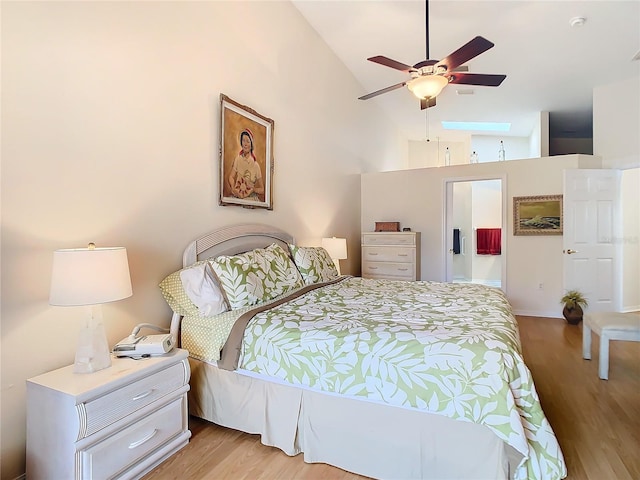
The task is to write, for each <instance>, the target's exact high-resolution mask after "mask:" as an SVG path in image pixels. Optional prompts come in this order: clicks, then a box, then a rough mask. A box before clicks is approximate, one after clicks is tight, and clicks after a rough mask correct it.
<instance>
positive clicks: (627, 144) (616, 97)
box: [593, 77, 640, 311]
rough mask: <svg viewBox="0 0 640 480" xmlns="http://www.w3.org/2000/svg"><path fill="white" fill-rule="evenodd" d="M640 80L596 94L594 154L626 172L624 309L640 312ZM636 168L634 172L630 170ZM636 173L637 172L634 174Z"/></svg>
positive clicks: (624, 202)
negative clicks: (639, 206)
mask: <svg viewBox="0 0 640 480" xmlns="http://www.w3.org/2000/svg"><path fill="white" fill-rule="evenodd" d="M638 132H640V77H636V78H630V79H627V80H622V81H619V82H615V83H612V84H610V85H606V86H602V87H598V88H596V89H595V90H594V91H593V151H594V154H596V155H599V156H601V157H602V163H603V166H604V167H606V168H619V169H624V172H623V175H622V195H623V197H622V204H623V207H622V211H623V232H622V239H621V241H622V252H623V258H624V262H623V269H622V270H623V271H622V274H623V279H622V283H623V291H622V310H624V311H631V310H638V309H640V261H639V260H638V259H639V258H640V241H639V240H638V239H639V238H640V232H639V229H638V224H639V223H640V219H639V218H638V204H639V203H640V196H639V195H640V194H639V192H640V180H639V179H638V173H637V172H638V168H639V167H640V135H638ZM631 169H633V170H632V171H630V170H631ZM634 172H635V173H634Z"/></svg>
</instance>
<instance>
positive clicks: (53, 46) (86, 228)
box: [1, 1, 406, 479]
mask: <svg viewBox="0 0 640 480" xmlns="http://www.w3.org/2000/svg"><path fill="white" fill-rule="evenodd" d="M1 21H2V25H1V27H2V30H1V32H2V38H1V40H2V78H1V80H2V107H1V108H2V111H1V114H2V118H1V120H2V140H3V141H2V152H1V153H2V179H1V181H2V183H1V193H2V198H1V208H2V210H1V218H2V237H1V241H2V243H1V248H2V252H1V253H2V255H1V258H2V266H1V268H2V271H1V273H2V284H1V286H2V306H1V314H2V332H1V340H2V341H1V355H2V358H1V360H2V362H1V363H2V397H1V401H2V412H1V423H2V432H1V438H2V472H1V476H2V478H7V479H12V478H15V477H17V476H18V475H20V474H21V473H23V472H24V458H25V380H26V379H27V378H29V377H31V376H34V375H37V374H40V373H43V372H45V371H48V370H51V369H54V368H57V367H61V366H64V365H67V364H70V363H72V362H73V357H74V351H75V342H76V338H77V334H78V332H79V328H80V325H81V323H82V317H83V309H80V311H78V310H77V309H75V308H73V307H70V308H62V307H52V306H49V305H48V293H49V281H50V271H51V262H52V252H53V251H54V250H55V249H57V248H65V247H82V246H85V245H86V244H87V243H88V242H89V241H93V242H96V244H97V245H99V246H100V245H102V246H114V245H122V246H125V247H127V249H128V254H129V261H130V269H131V277H132V282H133V291H134V294H133V296H132V297H131V298H129V299H127V300H123V301H121V302H117V303H114V304H109V305H106V306H105V309H104V315H105V320H106V328H107V334H108V337H109V341H110V344H111V345H113V344H114V343H115V342H116V341H117V340H120V339H121V338H122V337H124V336H125V335H127V334H128V333H129V332H130V331H131V329H132V327H133V326H134V325H135V324H137V323H139V322H150V323H155V324H161V325H164V326H167V325H168V323H169V319H170V311H169V308H168V307H167V305H166V304H165V302H164V300H163V299H162V297H161V295H160V292H159V290H158V288H157V284H158V283H159V282H160V281H161V280H162V279H163V278H164V277H165V276H166V275H168V274H169V273H170V272H172V271H174V270H176V269H177V268H178V267H179V266H180V263H181V256H182V250H183V248H184V247H185V246H186V244H187V243H188V242H189V241H191V240H192V239H194V238H195V237H197V236H199V235H201V234H204V233H205V232H207V231H209V230H211V229H214V228H216V227H219V226H222V225H228V224H232V223H240V222H243V223H244V222H258V223H269V224H273V225H276V226H279V227H281V228H283V229H285V230H288V231H289V232H291V233H292V234H293V235H295V236H296V238H297V239H298V240H300V241H303V242H305V243H309V242H314V241H319V239H320V238H321V237H322V236H326V235H336V236H340V237H347V238H348V241H349V255H350V258H349V259H348V260H347V261H343V262H342V268H343V271H345V273H354V271H355V270H357V269H358V268H359V263H360V262H359V258H360V255H359V251H360V249H359V239H360V221H359V220H360V173H362V172H371V171H379V170H385V169H397V168H402V167H403V166H404V164H403V162H404V161H405V159H406V142H405V141H404V140H403V141H402V142H401V141H400V139H399V138H398V136H397V134H396V133H395V130H394V126H393V125H391V124H388V123H386V122H384V121H382V120H380V119H381V118H383V117H384V115H383V114H382V112H381V111H379V110H377V109H376V107H375V102H374V103H366V102H360V101H358V100H357V97H358V96H359V95H362V93H364V92H363V89H362V87H361V86H360V85H358V84H357V83H356V81H355V80H354V78H353V76H352V75H351V74H350V73H348V72H347V71H346V70H345V68H344V66H343V64H342V62H340V61H339V60H338V59H337V58H336V57H335V56H334V55H333V54H332V53H331V52H330V50H329V49H328V47H327V46H326V45H325V44H324V43H323V42H322V41H321V40H320V38H319V37H318V35H317V33H316V32H315V31H314V30H312V29H311V28H310V26H309V25H308V24H307V23H306V21H305V20H304V19H303V18H302V16H301V15H300V14H299V12H298V11H297V10H296V9H295V8H294V7H293V6H292V5H291V4H290V3H289V2H233V1H230V2H3V5H2V18H1ZM309 65H313V67H314V68H313V72H312V74H307V73H306V72H305V68H306V67H308V66H309ZM311 92H312V94H311ZM220 93H224V94H226V95H228V96H229V97H230V98H232V99H233V100H235V101H238V102H240V103H242V104H245V105H247V106H249V107H250V108H253V109H255V110H256V111H257V112H258V113H260V114H262V115H265V116H267V117H269V118H272V119H273V120H274V121H275V129H274V156H275V174H274V179H273V180H274V184H273V186H274V191H273V199H274V210H273V211H266V210H248V209H243V208H241V207H235V206H228V207H221V206H218V182H219V179H218V145H219V137H220V131H219V130H220V124H219V115H220V112H219V95H220Z"/></svg>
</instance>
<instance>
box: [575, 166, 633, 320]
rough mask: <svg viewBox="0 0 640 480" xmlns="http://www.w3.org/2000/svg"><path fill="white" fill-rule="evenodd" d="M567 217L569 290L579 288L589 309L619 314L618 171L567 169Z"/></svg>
mask: <svg viewBox="0 0 640 480" xmlns="http://www.w3.org/2000/svg"><path fill="white" fill-rule="evenodd" d="M563 214H564V234H563V253H564V255H563V258H564V265H563V267H564V268H563V270H564V288H565V291H566V290H574V289H576V290H580V291H581V292H582V293H583V294H584V295H585V297H586V298H587V301H588V302H589V306H588V307H587V308H588V310H589V311H595V312H598V311H607V310H609V311H619V309H620V298H621V290H620V288H621V280H620V279H621V270H622V269H621V268H620V267H621V265H620V242H619V239H620V172H619V170H590V169H579V170H565V171H564V199H563Z"/></svg>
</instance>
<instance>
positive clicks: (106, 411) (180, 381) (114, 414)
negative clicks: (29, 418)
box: [77, 362, 188, 439]
mask: <svg viewBox="0 0 640 480" xmlns="http://www.w3.org/2000/svg"><path fill="white" fill-rule="evenodd" d="M187 382H188V373H187V371H186V370H185V365H184V363H183V362H180V363H177V364H175V365H172V366H170V367H169V368H166V369H164V370H161V371H159V372H157V373H154V374H152V375H149V376H148V377H146V378H143V379H140V380H138V381H136V382H135V383H131V384H129V385H125V386H124V387H121V388H119V389H118V390H115V391H113V392H111V393H107V394H106V395H103V396H101V397H98V398H96V399H94V400H90V401H88V402H86V403H83V404H80V405H78V407H77V408H78V413H79V415H80V418H81V421H80V426H81V427H80V432H79V435H78V439H81V438H84V437H88V436H89V435H92V434H94V433H95V432H97V431H99V430H100V429H102V428H104V427H106V426H108V425H111V424H112V423H114V422H116V421H118V420H120V419H121V418H124V417H125V416H127V415H129V414H131V413H132V412H135V411H136V410H138V409H140V408H142V407H145V406H146V405H149V404H151V403H153V402H154V401H156V400H158V399H159V398H161V397H164V396H165V395H167V394H169V393H171V392H173V391H175V390H178V389H179V388H180V387H182V386H183V385H185V384H186V383H187ZM82 427H84V429H83V428H82Z"/></svg>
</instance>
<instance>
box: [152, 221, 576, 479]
mask: <svg viewBox="0 0 640 480" xmlns="http://www.w3.org/2000/svg"><path fill="white" fill-rule="evenodd" d="M324 254H326V252H324V251H323V250H322V249H320V248H313V247H296V246H295V243H294V239H293V237H292V236H290V235H289V234H287V233H286V232H283V231H281V230H279V229H277V228H274V227H270V226H266V225H254V224H245V225H234V226H230V227H224V228H220V229H218V230H216V231H214V232H212V233H210V234H208V235H205V236H203V237H201V238H199V239H197V240H195V241H193V242H192V243H190V244H189V245H188V247H187V248H186V250H185V251H184V254H183V268H182V269H181V270H180V271H177V272H173V273H171V274H170V275H168V276H167V278H165V280H164V281H163V282H162V283H161V284H160V288H161V290H162V293H163V295H164V297H165V299H166V300H167V302H168V303H169V305H170V306H171V308H172V309H173V311H174V314H173V318H172V322H171V331H172V333H173V334H174V336H175V337H176V338H179V339H180V341H181V345H182V346H183V348H186V349H187V350H188V351H189V354H190V359H189V361H190V366H191V382H190V383H191V390H190V392H189V413H190V414H191V415H195V416H197V417H200V418H203V419H206V420H208V421H211V422H213V423H216V424H219V425H222V426H225V427H229V428H233V429H237V430H241V431H244V432H248V433H252V434H260V436H261V441H262V443H263V444H265V445H270V446H275V447H277V448H279V449H281V450H282V451H284V452H285V453H286V454H288V455H297V454H300V453H302V454H303V455H304V460H305V461H306V462H323V463H328V464H331V465H334V466H337V467H339V468H342V469H344V470H347V471H350V472H354V473H357V474H360V475H364V476H368V477H372V478H384V479H413V478H432V479H454V478H455V479H507V478H513V479H556V478H564V477H565V476H566V466H565V463H564V459H563V456H562V452H561V450H560V447H559V444H558V442H557V440H556V437H555V435H554V433H553V430H552V428H551V426H550V425H549V422H548V421H547V419H546V417H545V415H544V412H543V411H542V408H541V406H540V403H539V400H538V396H537V393H536V391H535V386H534V384H533V380H532V377H531V374H530V372H529V370H528V368H527V366H526V365H525V363H524V361H523V358H522V352H521V347H520V339H519V334H518V329H517V323H516V321H515V318H514V317H513V314H512V312H511V307H510V305H509V303H508V302H507V300H506V298H505V296H504V295H503V293H502V292H501V291H500V290H498V289H495V288H492V287H486V286H481V285H472V284H445V283H438V282H399V281H391V280H372V279H362V278H358V277H351V276H339V275H338V274H337V272H336V271H335V267H332V265H333V264H332V263H331V261H330V259H328V257H327V256H325V255H324Z"/></svg>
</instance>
